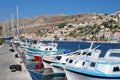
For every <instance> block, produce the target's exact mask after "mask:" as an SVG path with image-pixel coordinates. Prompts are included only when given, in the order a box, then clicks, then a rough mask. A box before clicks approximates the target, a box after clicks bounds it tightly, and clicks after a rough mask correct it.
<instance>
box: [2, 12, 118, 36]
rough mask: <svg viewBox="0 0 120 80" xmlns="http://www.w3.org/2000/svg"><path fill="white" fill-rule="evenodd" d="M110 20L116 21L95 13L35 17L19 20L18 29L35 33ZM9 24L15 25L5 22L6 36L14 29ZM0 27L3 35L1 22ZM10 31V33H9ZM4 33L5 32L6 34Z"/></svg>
mask: <svg viewBox="0 0 120 80" xmlns="http://www.w3.org/2000/svg"><path fill="white" fill-rule="evenodd" d="M116 14H117V13H116ZM111 18H114V19H116V18H117V16H116V15H111V14H109V15H108V14H95V13H89V14H76V15H64V14H59V15H54V16H48V15H43V16H37V17H34V18H21V19H19V29H20V33H36V34H38V32H39V31H40V30H44V29H53V27H55V26H57V25H58V24H61V23H65V24H68V23H72V24H80V23H82V24H91V25H93V24H100V23H101V22H103V21H105V20H109V19H111ZM11 22H12V23H13V22H14V23H15V21H9V22H5V24H6V25H5V26H6V31H7V34H9V33H10V32H13V30H12V29H13V28H15V27H14V26H13V25H15V24H12V25H11ZM0 27H2V30H1V34H4V31H3V30H4V24H3V22H1V23H0ZM10 30H11V31H10ZM6 31H5V32H6Z"/></svg>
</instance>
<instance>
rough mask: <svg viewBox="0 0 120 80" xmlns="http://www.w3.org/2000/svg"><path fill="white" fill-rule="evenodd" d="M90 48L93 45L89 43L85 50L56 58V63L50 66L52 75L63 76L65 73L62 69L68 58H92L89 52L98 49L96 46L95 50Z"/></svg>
mask: <svg viewBox="0 0 120 80" xmlns="http://www.w3.org/2000/svg"><path fill="white" fill-rule="evenodd" d="M92 46H93V43H91V46H90V47H89V48H87V49H82V50H77V51H75V52H71V53H69V54H65V55H59V56H57V57H56V62H54V63H52V64H50V65H51V68H52V70H53V72H54V74H64V73H65V72H64V70H63V67H64V65H65V64H66V61H67V60H68V59H69V58H70V57H75V58H78V59H79V58H83V57H88V56H92V55H91V51H93V50H95V49H96V48H98V47H99V46H96V47H95V48H93V49H92Z"/></svg>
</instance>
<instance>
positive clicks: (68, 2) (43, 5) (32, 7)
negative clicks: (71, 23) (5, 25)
mask: <svg viewBox="0 0 120 80" xmlns="http://www.w3.org/2000/svg"><path fill="white" fill-rule="evenodd" d="M17 5H18V8H19V17H20V18H22V17H36V16H39V15H55V14H79V13H93V12H96V13H107V14H109V13H114V12H116V11H119V10H120V0H0V20H1V19H3V18H10V15H11V14H12V13H14V14H15V12H16V6H17Z"/></svg>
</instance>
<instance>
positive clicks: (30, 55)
mask: <svg viewBox="0 0 120 80" xmlns="http://www.w3.org/2000/svg"><path fill="white" fill-rule="evenodd" d="M57 46H58V44H57V43H48V44H44V43H40V44H38V46H37V47H35V48H27V53H26V57H27V59H34V60H36V61H39V60H40V61H41V59H42V57H43V56H50V55H56V54H62V52H63V50H64V49H58V48H57Z"/></svg>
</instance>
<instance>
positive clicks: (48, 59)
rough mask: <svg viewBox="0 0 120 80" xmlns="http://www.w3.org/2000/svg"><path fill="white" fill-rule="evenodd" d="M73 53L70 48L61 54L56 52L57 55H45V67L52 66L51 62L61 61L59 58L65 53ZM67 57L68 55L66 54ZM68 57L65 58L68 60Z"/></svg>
mask: <svg viewBox="0 0 120 80" xmlns="http://www.w3.org/2000/svg"><path fill="white" fill-rule="evenodd" d="M69 53H71V51H70V50H64V51H63V52H62V53H61V54H55V55H49V56H48V55H45V56H43V65H44V68H51V65H50V64H51V63H57V62H59V61H60V60H58V57H60V56H61V57H62V56H64V55H67V54H69ZM66 58H67V56H66ZM66 58H65V59H64V60H66ZM64 62H65V61H63V62H61V63H64Z"/></svg>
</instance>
